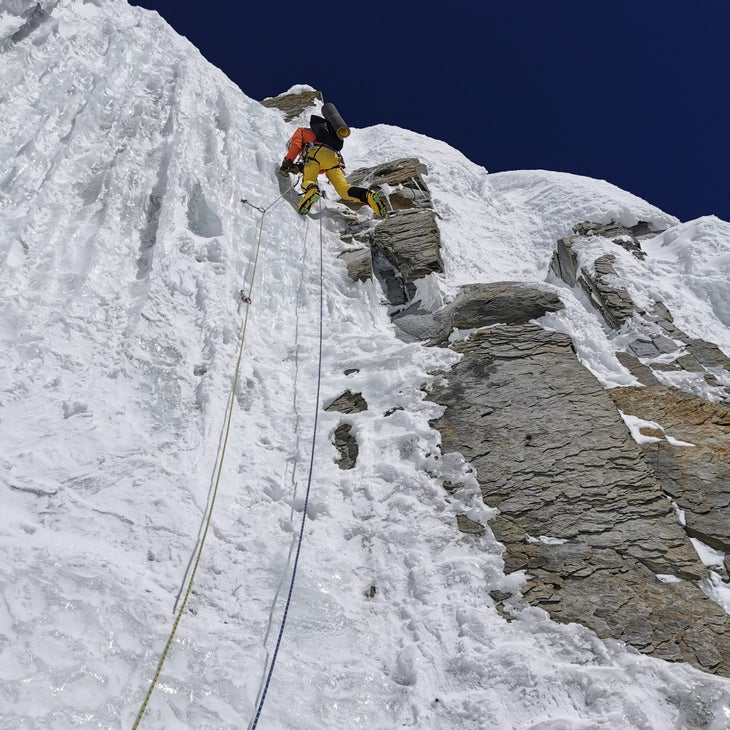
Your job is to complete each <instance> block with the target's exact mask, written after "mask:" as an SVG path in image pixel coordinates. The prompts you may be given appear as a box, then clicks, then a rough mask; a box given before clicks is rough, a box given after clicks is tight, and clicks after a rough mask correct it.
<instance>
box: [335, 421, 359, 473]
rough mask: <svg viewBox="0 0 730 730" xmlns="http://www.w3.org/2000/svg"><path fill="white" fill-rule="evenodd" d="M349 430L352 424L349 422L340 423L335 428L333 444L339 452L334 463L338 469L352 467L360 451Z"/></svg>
mask: <svg viewBox="0 0 730 730" xmlns="http://www.w3.org/2000/svg"><path fill="white" fill-rule="evenodd" d="M351 432H352V426H351V425H350V424H349V423H341V424H340V425H339V426H337V428H336V429H335V436H334V444H335V448H336V449H337V451H339V452H340V458H339V459H337V461H336V462H335V463H336V464H337V466H339V467H340V469H354V468H355V464H356V463H357V455H358V454H359V453H360V448H359V446H358V445H357V440H356V439H355V437H354V436H353V435H352V433H351Z"/></svg>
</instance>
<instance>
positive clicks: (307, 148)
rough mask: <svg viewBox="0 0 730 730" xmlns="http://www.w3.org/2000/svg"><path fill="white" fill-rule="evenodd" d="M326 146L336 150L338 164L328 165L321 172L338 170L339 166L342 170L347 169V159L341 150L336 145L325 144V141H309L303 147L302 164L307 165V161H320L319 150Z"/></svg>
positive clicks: (333, 150) (328, 148)
mask: <svg viewBox="0 0 730 730" xmlns="http://www.w3.org/2000/svg"><path fill="white" fill-rule="evenodd" d="M323 147H324V148H325V149H327V150H330V151H332V152H334V153H335V154H336V155H337V164H336V165H333V166H332V167H326V168H322V169H321V170H320V172H327V171H328V170H336V169H337V168H338V167H339V168H340V169H341V170H344V169H345V160H344V158H343V157H342V154H341V153H340V151H339V150H336V149H335V148H334V147H331V146H330V145H328V144H324V142H307V143H306V144H305V145H304V147H302V151H301V158H302V164H304V165H306V164H307V162H319V160H318V159H317V152H319V150H320V149H322V148H323Z"/></svg>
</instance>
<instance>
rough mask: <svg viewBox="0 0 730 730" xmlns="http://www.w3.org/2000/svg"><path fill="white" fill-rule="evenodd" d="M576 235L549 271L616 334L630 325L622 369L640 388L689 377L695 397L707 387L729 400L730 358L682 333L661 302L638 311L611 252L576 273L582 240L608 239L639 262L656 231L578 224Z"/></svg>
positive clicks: (567, 240)
mask: <svg viewBox="0 0 730 730" xmlns="http://www.w3.org/2000/svg"><path fill="white" fill-rule="evenodd" d="M574 231H575V235H573V236H568V237H566V238H562V239H560V240H559V241H558V244H557V248H556V251H555V254H554V256H553V259H552V263H551V269H552V271H553V273H554V274H555V275H556V276H559V277H560V278H561V279H562V280H563V281H565V282H566V283H567V284H568V285H570V286H580V287H581V288H582V289H583V291H585V293H586V294H587V295H588V298H589V300H590V301H591V303H592V304H593V306H595V308H596V310H597V311H598V312H599V313H600V314H601V316H602V318H603V320H604V321H605V322H606V324H607V325H608V326H609V327H611V328H612V329H614V330H619V329H620V328H621V327H623V326H624V325H626V324H627V323H628V322H629V321H630V322H631V327H630V330H629V332H628V334H629V335H630V336H629V337H628V338H627V341H626V344H625V345H624V346H623V352H619V353H617V356H618V358H619V360H620V362H621V363H622V364H623V365H624V367H626V368H627V370H629V371H630V372H631V373H632V374H633V375H634V377H636V378H637V380H638V381H639V382H640V383H641V384H642V385H656V384H659V383H661V382H663V381H664V380H666V378H663V377H662V375H663V374H664V373H671V372H685V373H692V374H693V376H694V378H695V383H696V385H695V387H694V391H695V392H696V393H699V392H700V391H707V387H706V386H708V385H709V386H710V387H711V388H712V393H713V398H714V399H716V400H718V401H725V402H730V388H728V387H727V386H723V385H722V384H721V382H722V381H725V382H727V381H729V380H730V358H728V357H727V356H726V355H725V354H724V353H723V352H722V351H721V350H720V348H719V347H717V345H715V344H714V343H711V342H706V341H705V340H699V339H697V338H692V337H690V336H689V335H687V333H685V332H683V331H682V330H681V329H680V328H679V327H678V326H677V324H676V323H675V322H674V319H673V317H672V314H671V312H670V311H669V310H668V309H667V307H666V306H665V305H664V304H663V303H662V302H659V301H657V302H654V304H653V306H652V307H651V308H650V309H649V310H646V309H643V308H641V307H638V306H637V305H636V304H635V303H634V301H633V300H632V298H631V296H630V295H629V293H628V291H627V290H626V287H624V286H622V284H621V277H620V275H619V274H618V272H617V271H616V269H615V267H614V263H615V260H616V259H615V257H614V256H613V255H612V254H603V255H601V256H598V257H597V258H596V259H595V260H594V261H592V262H591V263H592V266H588V265H583V266H582V267H581V269H580V271H579V270H578V256H577V253H576V250H575V249H576V246H578V245H580V242H581V241H582V240H585V239H588V238H590V237H592V236H601V237H603V238H608V239H610V240H612V241H613V243H615V244H616V245H618V246H621V247H622V248H625V249H627V250H629V251H631V253H633V254H634V255H635V256H636V257H637V258H643V256H644V252H643V251H642V250H641V241H642V240H645V239H647V238H649V237H651V236H654V235H656V232H652V231H651V230H650V228H649V226H648V224H646V223H639V224H637V225H636V226H634V227H633V228H630V229H628V228H624V227H622V226H619V225H616V224H611V225H607V226H601V225H598V224H595V223H588V222H584V223H580V224H578V225H576V226H575V228H574ZM719 370H722V371H724V374H723V378H722V379H719V378H718V371H719ZM665 384H668V383H665ZM687 387H690V386H687Z"/></svg>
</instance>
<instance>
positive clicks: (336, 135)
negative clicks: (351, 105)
mask: <svg viewBox="0 0 730 730" xmlns="http://www.w3.org/2000/svg"><path fill="white" fill-rule="evenodd" d="M322 113H323V114H324V117H320V116H317V115H316V114H312V116H311V117H310V118H309V127H299V128H298V129H297V130H296V131H295V132H294V134H293V135H292V138H291V139H290V140H289V150H288V151H287V153H286V156H285V157H284V161H283V162H282V163H281V167H280V168H279V174H281V175H283V176H284V177H286V176H287V175H288V174H289V173H297V172H301V173H302V197H301V198H300V199H299V206H298V208H297V210H298V211H299V213H301V215H306V214H307V213H309V211H310V209H311V208H312V206H313V205H314V204H315V203H316V202H317V201H318V200H319V199H320V198H321V197H322V192H321V191H320V189H319V186H318V185H317V178H318V177H319V175H321V174H322V173H324V174H325V175H327V179H328V180H329V181H330V182H331V183H332V185H334V187H335V190H336V191H337V194H338V195H339V196H340V197H341V198H342V199H343V200H351V201H359V202H361V203H367V205H369V206H370V207H371V208H372V209H373V211H374V212H375V215H377V216H378V217H379V218H385V216H386V214H387V209H386V207H385V203H384V202H383V200H382V198H381V196H380V195H379V194H378V193H376V192H375V191H374V190H368V189H366V188H360V187H355V186H351V185H350V184H349V183H348V182H347V179H346V178H345V173H344V172H343V171H342V168H343V167H344V166H345V163H344V161H343V159H342V155H341V154H340V150H341V149H342V145H343V140H344V139H345V137H347V136H349V134H350V129H349V127H348V126H347V125H346V124H345V122H344V120H343V119H342V117H341V116H340V115H339V112H338V111H337V109H336V108H335V106H334V104H331V103H327V104H324V105H323V106H322ZM297 158H299V161H298V162H297V161H296V160H297Z"/></svg>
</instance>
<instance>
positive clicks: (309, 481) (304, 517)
mask: <svg viewBox="0 0 730 730" xmlns="http://www.w3.org/2000/svg"><path fill="white" fill-rule="evenodd" d="M323 318H324V269H323V245H322V217H321V216H320V219H319V356H318V364H317V400H316V404H315V411H314V429H313V431H312V454H311V456H310V458H309V474H308V476H307V491H306V493H305V495H304V509H303V510H302V523H301V525H300V527H299V539H298V540H297V552H296V554H295V556H294V565H293V567H292V574H291V581H290V583H289V592H288V594H287V597H286V605H285V606H284V614H283V615H282V618H281V626H280V627H279V635H278V637H277V639H276V647H275V648H274V654H273V655H272V657H271V665H270V666H269V672H268V674H267V675H266V684H265V685H264V689H263V692H262V693H261V698H260V699H259V704H258V707H257V708H256V716H255V717H254V719H253V722H252V723H251V726H250V730H256V726H257V725H258V722H259V718H260V717H261V711H262V710H263V707H264V702H265V700H266V694H267V693H268V691H269V684H271V677H272V675H273V673H274V666H275V665H276V657H277V656H278V654H279V648H280V647H281V640H282V637H283V635H284V628H285V626H286V619H287V616H288V614H289V606H290V605H291V598H292V593H293V591H294V581H295V580H296V577H297V567H298V565H299V554H300V552H301V550H302V540H303V538H304V523H305V522H306V520H307V505H308V504H309V492H310V490H311V488H312V473H313V472H314V446H315V444H316V441H317V423H318V421H319V393H320V386H321V383H322V338H323V327H322V321H323Z"/></svg>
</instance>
